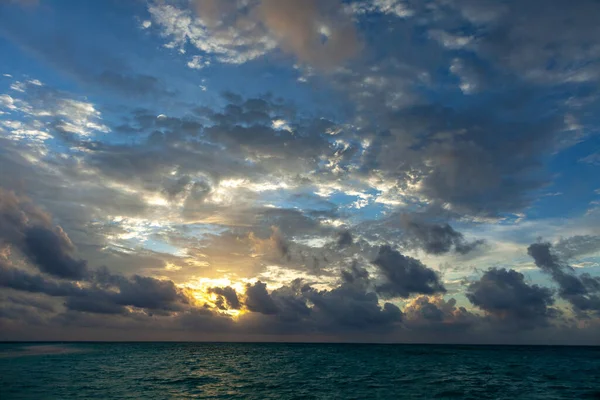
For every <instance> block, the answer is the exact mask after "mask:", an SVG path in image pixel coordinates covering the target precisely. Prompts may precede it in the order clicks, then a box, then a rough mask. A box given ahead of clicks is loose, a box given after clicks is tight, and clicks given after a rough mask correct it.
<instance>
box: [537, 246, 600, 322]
mask: <svg viewBox="0 0 600 400" xmlns="http://www.w3.org/2000/svg"><path fill="white" fill-rule="evenodd" d="M527 253H528V254H529V255H530V256H531V257H532V258H533V260H534V262H535V265H537V266H538V267H539V268H540V269H541V270H542V271H544V272H546V273H547V274H549V275H550V276H551V277H552V279H553V280H554V281H555V282H556V283H557V284H558V287H559V290H558V294H559V295H560V296H561V297H562V298H564V299H565V300H567V301H568V302H570V303H571V304H572V305H573V307H574V308H575V309H576V310H577V311H580V312H587V311H592V312H595V313H600V278H598V277H593V276H591V275H589V274H581V275H577V274H575V270H574V269H573V267H571V266H570V265H568V264H567V263H565V262H564V261H562V260H561V259H560V257H559V256H558V255H557V254H556V253H554V252H553V250H552V245H551V244H550V243H534V244H532V245H530V246H529V247H528V248H527Z"/></svg>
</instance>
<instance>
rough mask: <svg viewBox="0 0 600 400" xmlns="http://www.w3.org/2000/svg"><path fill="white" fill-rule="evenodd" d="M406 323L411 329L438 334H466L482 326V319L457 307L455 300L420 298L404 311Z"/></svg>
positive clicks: (414, 300)
mask: <svg viewBox="0 0 600 400" xmlns="http://www.w3.org/2000/svg"><path fill="white" fill-rule="evenodd" d="M403 313H404V323H405V324H406V326H407V327H408V328H409V329H416V330H420V331H431V330H438V332H445V333H450V332H456V331H458V332H465V331H468V330H469V329H471V328H476V327H477V325H480V324H482V321H481V318H480V317H479V316H477V315H475V314H473V313H471V312H469V311H467V309H466V308H465V307H461V306H457V302H456V300H455V299H453V298H451V299H449V300H445V299H444V298H442V297H441V296H435V297H429V296H418V297H416V298H415V299H413V300H412V301H411V302H410V303H409V304H407V306H406V307H405V308H404V310H403Z"/></svg>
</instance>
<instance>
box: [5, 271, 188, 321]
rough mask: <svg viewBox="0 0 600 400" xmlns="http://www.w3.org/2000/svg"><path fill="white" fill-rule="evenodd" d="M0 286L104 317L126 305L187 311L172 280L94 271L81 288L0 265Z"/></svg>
mask: <svg viewBox="0 0 600 400" xmlns="http://www.w3.org/2000/svg"><path fill="white" fill-rule="evenodd" d="M0 286H3V287H6V288H10V289H15V290H20V291H26V292H30V293H43V294H46V295H48V296H53V297H64V298H66V302H65V306H66V307H67V308H68V309H70V310H74V311H85V312H92V313H93V312H97V313H103V314H107V313H108V314H113V313H125V312H127V310H126V309H125V306H132V307H137V308H140V309H146V310H150V311H154V312H171V311H181V310H184V309H186V308H189V304H190V300H189V298H188V297H187V295H186V294H185V293H184V292H183V291H181V290H180V289H179V288H177V287H176V286H175V284H174V283H173V282H172V281H165V280H158V279H155V278H151V277H142V276H138V275H134V276H133V277H131V278H126V277H124V276H122V275H113V274H111V273H109V272H108V271H107V270H105V269H100V270H98V271H94V273H93V278H92V279H91V280H90V281H89V282H87V283H86V284H84V285H81V286H80V285H77V284H75V283H72V282H68V281H57V280H53V279H48V278H46V277H44V276H42V275H34V274H31V273H29V272H27V271H24V270H20V269H17V268H14V267H12V266H10V265H9V264H7V263H6V262H4V263H0Z"/></svg>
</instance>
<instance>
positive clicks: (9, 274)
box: [0, 259, 82, 297]
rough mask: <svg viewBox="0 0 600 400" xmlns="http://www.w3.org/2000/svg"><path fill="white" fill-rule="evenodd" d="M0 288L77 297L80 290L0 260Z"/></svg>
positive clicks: (74, 286) (73, 285)
mask: <svg viewBox="0 0 600 400" xmlns="http://www.w3.org/2000/svg"><path fill="white" fill-rule="evenodd" d="M0 286H3V287H5V288H10V289H15V290H20V291H24V292H30V293H44V294H47V295H49V296H60V297H66V296H78V295H80V294H81V293H82V289H80V288H79V287H78V286H76V285H75V284H73V283H72V282H64V281H55V280H51V279H47V278H46V277H44V276H42V275H39V274H38V275H34V274H31V273H29V272H27V271H24V270H21V269H17V268H14V267H13V266H11V265H10V264H9V263H7V262H6V261H2V260H1V259H0Z"/></svg>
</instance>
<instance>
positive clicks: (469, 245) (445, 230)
mask: <svg viewBox="0 0 600 400" xmlns="http://www.w3.org/2000/svg"><path fill="white" fill-rule="evenodd" d="M401 218H402V226H403V227H404V229H405V231H406V236H407V237H406V240H407V241H408V243H410V244H411V245H413V246H415V247H418V248H421V249H423V250H425V252H427V253H429V254H444V253H448V252H450V251H452V250H454V251H455V252H457V253H459V254H467V253H470V252H471V251H473V250H475V249H477V248H478V247H480V246H482V245H483V244H484V243H485V241H484V240H474V241H472V242H469V241H467V240H466V239H465V237H464V235H463V234H462V233H460V232H457V231H455V230H454V229H453V228H452V227H451V226H450V225H448V224H429V223H426V222H423V221H419V220H418V219H416V218H413V217H410V216H408V215H403V216H402V217H401Z"/></svg>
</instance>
